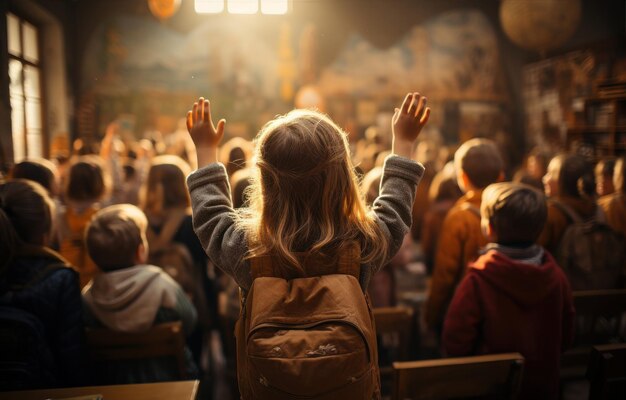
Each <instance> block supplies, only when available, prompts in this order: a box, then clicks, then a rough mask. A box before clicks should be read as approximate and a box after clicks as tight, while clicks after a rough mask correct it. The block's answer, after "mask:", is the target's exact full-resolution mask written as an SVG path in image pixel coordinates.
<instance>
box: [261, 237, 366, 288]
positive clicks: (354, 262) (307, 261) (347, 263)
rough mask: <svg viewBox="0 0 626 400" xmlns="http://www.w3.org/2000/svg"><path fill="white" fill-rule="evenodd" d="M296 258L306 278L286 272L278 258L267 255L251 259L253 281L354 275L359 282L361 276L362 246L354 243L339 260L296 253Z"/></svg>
mask: <svg viewBox="0 0 626 400" xmlns="http://www.w3.org/2000/svg"><path fill="white" fill-rule="evenodd" d="M296 257H297V258H298V260H299V261H300V262H301V265H302V266H303V268H304V274H305V275H304V276H302V274H301V273H298V272H296V271H285V269H284V268H281V267H280V266H281V265H282V263H281V262H280V260H279V259H278V257H276V256H273V255H265V256H259V257H253V258H251V259H250V272H251V274H252V279H253V280H254V279H256V278H261V277H276V278H283V279H287V280H291V279H295V278H302V277H312V276H322V275H333V274H341V275H352V276H354V277H355V278H356V279H357V280H358V279H359V276H360V275H361V265H360V263H359V260H360V259H361V246H360V245H359V244H358V243H356V242H353V243H351V244H349V245H347V246H346V247H345V248H344V249H343V250H342V251H341V252H340V254H339V257H338V259H337V260H332V259H330V258H327V257H323V256H311V255H308V254H307V253H296Z"/></svg>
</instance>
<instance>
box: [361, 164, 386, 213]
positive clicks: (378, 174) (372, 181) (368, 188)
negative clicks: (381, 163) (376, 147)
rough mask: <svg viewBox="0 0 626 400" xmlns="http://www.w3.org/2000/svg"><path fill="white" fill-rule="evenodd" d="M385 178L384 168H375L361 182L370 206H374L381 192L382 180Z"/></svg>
mask: <svg viewBox="0 0 626 400" xmlns="http://www.w3.org/2000/svg"><path fill="white" fill-rule="evenodd" d="M382 177H383V168H382V167H374V168H372V169H371V170H370V171H369V172H368V173H367V174H365V176H364V177H363V181H362V182H361V187H362V188H363V193H365V201H366V202H367V204H368V205H372V203H374V200H376V198H377V197H378V193H379V192H380V180H381V178H382Z"/></svg>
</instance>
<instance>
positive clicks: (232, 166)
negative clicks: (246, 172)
mask: <svg viewBox="0 0 626 400" xmlns="http://www.w3.org/2000/svg"><path fill="white" fill-rule="evenodd" d="M251 147H252V144H251V143H250V142H249V141H247V140H245V139H243V138H240V137H234V138H232V139H230V140H229V141H228V142H226V143H224V145H223V146H222V148H221V150H220V161H221V162H222V164H224V165H225V166H226V172H227V174H228V176H230V177H232V176H233V174H234V173H235V172H237V171H239V170H240V169H243V168H245V167H246V164H247V162H248V158H249V154H250V152H251Z"/></svg>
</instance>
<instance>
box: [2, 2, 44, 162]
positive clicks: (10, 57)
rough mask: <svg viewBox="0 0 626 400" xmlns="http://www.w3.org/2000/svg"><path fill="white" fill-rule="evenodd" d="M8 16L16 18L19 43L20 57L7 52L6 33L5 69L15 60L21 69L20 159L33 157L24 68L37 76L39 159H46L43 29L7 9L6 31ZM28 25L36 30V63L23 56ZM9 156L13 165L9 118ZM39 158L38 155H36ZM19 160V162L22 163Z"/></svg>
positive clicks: (17, 12) (14, 159)
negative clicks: (22, 142)
mask: <svg viewBox="0 0 626 400" xmlns="http://www.w3.org/2000/svg"><path fill="white" fill-rule="evenodd" d="M9 14H13V15H14V16H15V17H17V19H18V22H19V42H20V53H21V55H20V56H16V55H15V54H12V53H10V52H9V48H8V40H9V38H8V36H9V35H8V32H7V68H8V65H9V63H10V62H11V61H12V60H16V61H18V62H20V64H21V66H22V68H21V78H22V79H21V82H20V86H21V88H22V96H23V102H24V107H23V111H22V114H23V115H22V118H23V120H24V132H23V134H22V140H23V141H24V156H23V158H22V160H24V159H28V158H31V157H35V155H33V154H31V153H29V145H28V126H27V122H26V121H27V118H28V117H27V115H28V113H27V109H26V87H25V81H26V76H25V75H26V74H25V73H24V70H25V68H24V67H25V66H29V67H32V68H35V69H37V71H38V75H39V79H38V80H39V82H38V83H39V88H38V89H39V96H40V106H39V108H40V113H39V118H40V122H39V123H40V126H41V136H40V138H39V140H40V141H41V150H42V151H41V155H40V156H41V157H44V158H48V157H49V156H50V150H49V137H48V129H47V124H46V118H45V112H46V102H45V101H46V93H45V79H46V77H45V74H44V70H45V68H44V57H43V54H42V50H43V46H42V40H43V33H42V32H43V27H42V25H41V24H40V23H38V22H37V21H36V20H34V19H31V18H29V17H27V16H25V15H24V14H23V13H21V12H19V11H18V10H15V9H12V8H9V9H7V10H6V11H5V14H4V18H5V20H7V24H6V25H7V29H8V16H9ZM25 22H26V23H28V24H30V25H32V26H33V27H34V28H35V30H36V37H37V58H38V61H37V62H32V61H30V60H27V59H26V58H25V56H24V28H23V24H24V23H25ZM9 97H10V91H9ZM9 104H10V99H9ZM12 109H13V106H12V105H11V110H12ZM11 154H12V158H13V163H15V162H16V154H15V145H14V143H13V119H12V118H11ZM38 156H39V155H38ZM22 160H20V161H22Z"/></svg>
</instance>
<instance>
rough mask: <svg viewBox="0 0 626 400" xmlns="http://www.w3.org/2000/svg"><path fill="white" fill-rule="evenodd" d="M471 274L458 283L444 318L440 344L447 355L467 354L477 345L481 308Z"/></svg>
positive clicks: (471, 352)
mask: <svg viewBox="0 0 626 400" xmlns="http://www.w3.org/2000/svg"><path fill="white" fill-rule="evenodd" d="M472 278H473V277H472V275H471V274H470V275H468V276H466V277H465V279H463V281H462V282H461V283H460V284H459V287H458V288H457V290H456V293H455V294H454V298H453V299H452V303H450V308H448V313H447V315H446V318H445V322H444V325H443V334H442V340H441V341H442V346H443V350H444V354H445V355H447V356H467V355H471V354H473V353H474V351H475V350H476V347H477V343H476V342H477V340H478V336H479V330H480V324H481V322H482V319H483V316H482V310H481V306H480V302H479V298H478V297H479V293H478V288H477V287H476V283H475V281H474V279H472Z"/></svg>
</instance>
